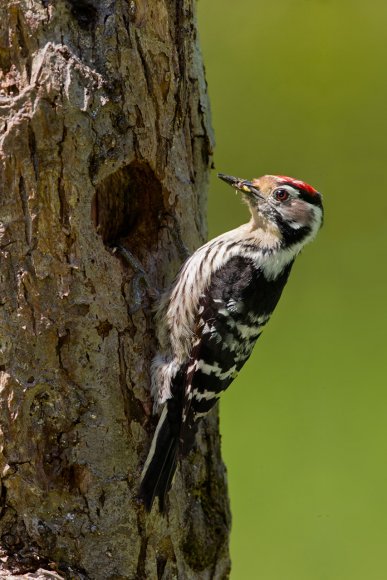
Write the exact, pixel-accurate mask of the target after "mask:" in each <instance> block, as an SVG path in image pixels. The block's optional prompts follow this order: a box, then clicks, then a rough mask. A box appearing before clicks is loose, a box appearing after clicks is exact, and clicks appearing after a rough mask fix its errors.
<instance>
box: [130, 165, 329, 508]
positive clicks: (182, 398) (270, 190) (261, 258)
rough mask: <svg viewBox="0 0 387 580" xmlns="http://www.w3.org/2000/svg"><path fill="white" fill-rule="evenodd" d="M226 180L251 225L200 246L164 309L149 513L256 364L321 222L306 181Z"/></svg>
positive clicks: (316, 197)
mask: <svg viewBox="0 0 387 580" xmlns="http://www.w3.org/2000/svg"><path fill="white" fill-rule="evenodd" d="M219 177H220V178H221V179H223V180H224V181H226V182H227V183H229V184H230V185H232V186H233V187H234V188H235V189H237V190H239V191H241V192H242V194H243V196H244V198H245V201H246V202H247V204H248V206H249V209H250V212H251V220H250V221H249V222H248V223H247V224H244V225H242V226H240V227H239V228H236V229H235V230H232V231H230V232H227V233H225V234H223V235H221V236H218V237H217V238H215V239H214V240H212V241H210V242H208V243H207V244H205V245H204V246H202V247H201V248H199V249H198V250H197V251H196V252H195V253H194V254H193V255H192V256H191V257H190V258H189V259H188V260H187V261H186V262H185V264H184V265H183V267H182V268H181V270H180V272H179V274H178V275H177V278H176V280H175V282H174V284H173V285H172V288H171V289H170V290H169V291H168V292H167V293H166V294H165V295H164V297H163V299H162V301H161V303H160V305H159V308H158V311H157V315H156V318H157V324H158V338H159V342H160V351H159V353H158V355H157V356H156V357H155V359H154V361H153V367H152V394H153V397H154V400H155V408H156V409H158V408H159V407H160V406H162V413H161V416H160V419H159V423H158V426H157V429H156V432H155V435H154V437H153V441H152V445H151V449H150V451H149V454H148V458H147V461H146V463H145V466H144V469H143V473H142V479H141V486H140V496H141V497H142V498H143V500H144V503H145V505H146V507H147V509H148V510H150V509H151V507H152V504H153V501H154V499H155V497H159V500H160V509H161V510H163V509H164V505H165V497H166V494H167V493H168V491H169V488H170V486H171V483H172V478H173V475H174V473H175V470H176V466H177V461H178V458H179V457H181V456H184V455H185V454H186V453H188V452H189V450H190V449H191V448H192V445H193V442H194V437H195V433H196V429H197V423H198V421H199V420H200V418H201V417H203V416H205V415H206V414H207V413H208V412H209V411H210V410H211V409H212V408H213V406H214V405H215V404H216V402H217V401H218V399H219V396H220V394H221V393H222V392H223V391H224V390H225V389H227V387H228V386H229V385H230V383H231V382H232V381H233V380H234V378H235V377H236V375H237V374H238V372H239V370H240V369H241V368H242V366H243V364H244V363H245V362H246V360H247V359H248V358H249V356H250V354H251V352H252V349H253V347H254V344H255V342H256V340H257V339H258V337H259V336H260V334H261V332H262V329H263V328H264V326H265V325H266V324H267V322H268V320H269V318H270V315H271V314H272V312H273V310H274V308H275V306H276V305H277V302H278V300H279V298H280V296H281V293H282V290H283V288H284V286H285V284H286V281H287V279H288V276H289V274H290V271H291V269H292V266H293V263H294V260H295V258H296V256H297V254H298V253H299V252H300V251H301V249H302V248H303V246H304V245H305V244H306V243H308V242H309V241H311V240H312V239H313V238H314V237H315V235H316V234H317V232H318V230H319V228H320V227H321V224H322V220H323V208H322V200H321V195H320V194H319V193H318V192H317V191H316V190H315V189H314V188H312V187H311V186H310V185H308V184H306V183H304V182H302V181H299V180H295V179H293V178H290V177H286V176H272V175H267V176H264V177H261V178H259V179H254V180H252V181H246V180H242V179H238V178H235V177H229V176H226V175H219Z"/></svg>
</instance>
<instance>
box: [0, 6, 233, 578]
mask: <svg viewBox="0 0 387 580" xmlns="http://www.w3.org/2000/svg"><path fill="white" fill-rule="evenodd" d="M0 18H1V20H0V83H1V87H0V118H1V127H0V260H1V262H0V284H1V290H0V424H1V438H2V454H1V457H0V474H1V510H2V511H1V516H0V538H1V539H0V546H1V551H2V556H1V562H2V563H1V574H3V575H6V577H10V578H11V577H12V575H13V574H14V575H15V574H24V575H26V576H27V577H38V575H39V574H40V575H41V577H49V574H52V575H54V571H55V574H57V575H58V576H57V577H59V576H61V577H68V578H96V579H99V578H101V579H102V578H130V579H131V578H139V579H141V578H147V579H153V578H164V579H168V578H174V577H178V578H187V579H189V578H203V579H207V578H225V577H227V575H228V570H229V558H228V534H229V528H230V515H229V508H228V499H227V489H226V482H225V473H224V466H223V464H222V461H221V458H220V451H219V437H218V424H217V416H216V413H214V414H212V415H211V417H210V418H209V419H208V420H207V421H204V422H203V426H202V428H201V429H200V432H199V438H198V445H197V449H195V450H194V452H193V453H192V454H191V456H190V458H189V460H187V461H185V462H184V463H183V464H182V465H181V468H180V469H179V470H178V473H177V477H176V480H175V483H174V486H173V489H172V491H171V494H170V508H169V510H168V514H167V516H166V517H162V516H160V515H159V514H158V513H157V510H154V511H153V512H152V513H151V515H150V516H146V514H145V513H144V509H143V507H142V505H141V504H140V503H139V502H138V500H137V498H136V491H137V486H138V478H139V474H140V472H141V465H142V463H143V461H144V459H145V456H146V453H147V450H148V447H149V444H150V438H151V435H152V432H153V430H154V427H155V418H154V417H152V415H151V401H150V395H149V364H150V360H151V358H152V356H153V354H154V352H155V349H156V347H157V345H156V343H155V337H154V328H153V320H152V312H151V308H150V307H151V298H150V297H149V296H147V294H146V292H144V295H143V308H141V309H140V310H138V311H136V312H135V313H132V309H131V305H132V303H133V292H132V287H133V285H132V280H133V276H134V272H133V271H132V270H131V269H130V267H128V265H127V264H125V262H124V261H123V260H122V259H121V258H120V256H119V255H118V254H117V253H114V252H112V249H111V248H112V246H113V245H114V244H115V243H118V242H120V243H122V244H123V245H125V246H126V247H127V248H128V249H130V251H132V252H133V253H134V254H135V255H136V257H137V258H138V259H139V260H140V261H141V263H142V264H143V266H144V268H145V269H146V271H147V274H148V276H149V279H150V280H151V282H152V284H153V285H154V286H155V287H156V288H158V289H162V288H164V287H165V286H166V285H167V284H169V283H170V282H171V280H172V279H173V276H174V274H175V273H176V271H177V270H178V268H179V265H180V263H181V259H182V257H181V256H182V251H181V249H182V248H184V247H185V246H186V247H188V248H189V249H190V250H193V249H194V248H196V247H197V246H198V245H199V244H200V243H201V242H202V241H203V240H204V238H205V235H206V226H205V203H206V190H207V181H208V172H209V165H210V163H211V154H212V143H213V138H212V131H211V126H210V116H209V106H208V98H207V93H206V84H205V79H204V74H203V66H202V61H201V56H200V51H199V48H198V39H197V30H196V21H195V13H194V2H193V0H177V1H176V2H171V1H170V0H154V1H152V2H150V1H146V0H117V1H111V0H98V1H97V0H87V1H84V0H79V1H77V2H75V0H56V1H55V2H54V1H53V0H18V1H15V0H4V1H3V2H2V5H1V7H0ZM38 569H39V570H40V571H39V574H38V572H34V571H36V570H38ZM44 570H46V572H44ZM50 570H51V572H49V571H50ZM45 574H46V576H45ZM51 577H53V576H51Z"/></svg>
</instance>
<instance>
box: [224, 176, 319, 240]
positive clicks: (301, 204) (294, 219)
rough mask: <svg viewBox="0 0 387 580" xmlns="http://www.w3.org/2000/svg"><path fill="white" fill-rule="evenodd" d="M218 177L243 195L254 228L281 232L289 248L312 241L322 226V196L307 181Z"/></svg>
mask: <svg viewBox="0 0 387 580" xmlns="http://www.w3.org/2000/svg"><path fill="white" fill-rule="evenodd" d="M218 177H219V178H220V179H222V180H223V181H225V182H226V183H229V184H230V185H231V186H232V187H234V188H235V189H236V190H238V191H241V192H242V194H243V197H244V199H245V201H246V202H247V204H248V206H249V208H250V211H251V215H252V220H253V223H254V225H255V226H256V227H257V228H261V229H268V228H270V229H275V230H278V235H279V236H280V237H281V239H282V241H283V243H284V244H286V245H292V244H294V243H299V242H305V243H306V242H308V241H310V240H311V239H313V238H314V236H315V235H316V234H317V232H318V230H319V229H320V227H321V225H322V222H323V205H322V197H321V194H320V193H319V192H318V191H316V190H315V189H314V188H313V187H312V186H311V185H308V184H307V183H305V182H304V181H300V180H298V179H293V178H292V177H286V176H285V175H264V176H263V177H259V178H257V179H252V180H251V181H247V180H245V179H240V178H238V177H231V176H229V175H224V174H223V173H219V174H218Z"/></svg>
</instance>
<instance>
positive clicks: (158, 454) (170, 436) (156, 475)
mask: <svg viewBox="0 0 387 580" xmlns="http://www.w3.org/2000/svg"><path fill="white" fill-rule="evenodd" d="M178 442H179V439H178V436H177V434H176V433H173V432H172V429H171V424H170V422H169V420H168V417H167V407H166V406H165V408H164V410H163V413H162V415H161V417H160V420H159V424H158V425H157V429H156V432H155V434H154V437H153V441H152V445H151V448H150V451H149V455H148V458H147V460H146V463H145V466H144V470H143V473H142V478H141V485H140V490H139V497H140V498H141V499H142V500H143V502H144V504H145V507H146V509H147V510H148V511H150V510H151V509H152V505H153V502H154V500H155V498H156V497H159V500H160V511H162V512H163V511H164V507H165V499H166V495H167V493H168V491H169V489H170V487H171V483H172V479H173V475H174V473H175V471H176V465H177V451H178Z"/></svg>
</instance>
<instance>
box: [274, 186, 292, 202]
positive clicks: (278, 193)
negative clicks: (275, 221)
mask: <svg viewBox="0 0 387 580" xmlns="http://www.w3.org/2000/svg"><path fill="white" fill-rule="evenodd" d="M289 195H290V194H289V192H288V191H287V190H286V189H283V188H282V187H280V188H279V189H276V190H275V192H274V197H275V198H276V200H277V201H286V200H287V199H289Z"/></svg>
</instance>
